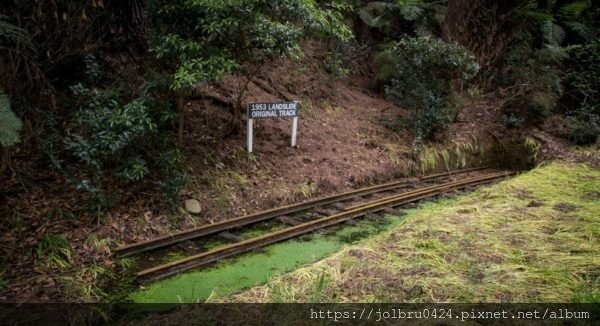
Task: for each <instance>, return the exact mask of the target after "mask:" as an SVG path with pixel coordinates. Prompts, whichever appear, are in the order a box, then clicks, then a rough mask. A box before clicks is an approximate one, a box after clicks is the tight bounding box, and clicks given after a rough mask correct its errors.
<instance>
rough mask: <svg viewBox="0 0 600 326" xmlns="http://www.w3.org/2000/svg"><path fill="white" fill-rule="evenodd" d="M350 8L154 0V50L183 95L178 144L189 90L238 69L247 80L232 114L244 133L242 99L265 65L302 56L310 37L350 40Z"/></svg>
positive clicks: (284, 0)
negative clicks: (304, 41) (347, 17)
mask: <svg viewBox="0 0 600 326" xmlns="http://www.w3.org/2000/svg"><path fill="white" fill-rule="evenodd" d="M346 7H347V6H346V5H344V4H343V3H338V2H336V1H332V2H327V3H326V4H322V5H321V4H320V3H318V2H317V1H300V0H277V1H263V0H248V1H212V0H211V1H208V0H194V1H175V2H173V1H167V0H158V1H153V2H151V6H150V10H149V12H150V17H151V20H152V21H153V23H154V25H155V26H156V28H155V33H154V34H153V36H152V37H151V38H150V46H151V48H152V51H153V52H154V53H155V54H156V57H157V58H158V59H160V60H161V61H162V63H163V65H162V67H163V68H164V72H165V74H167V75H170V76H171V82H170V88H171V89H172V90H173V91H175V92H177V93H178V94H177V96H178V99H177V103H178V108H177V109H178V112H179V135H178V138H179V141H180V142H181V141H182V137H183V121H184V110H183V97H184V95H185V94H184V93H185V92H188V91H189V90H191V89H193V88H194V87H198V86H202V85H206V84H207V83H209V82H213V81H217V80H219V79H221V78H222V77H223V76H224V75H225V74H227V73H231V72H234V71H235V72H240V73H241V74H242V75H244V76H246V77H247V82H246V83H245V84H244V86H243V87H242V88H241V89H239V90H238V92H237V94H236V95H237V99H236V102H235V107H234V110H233V119H232V123H233V124H232V127H233V128H234V129H239V127H240V126H241V125H240V124H239V122H241V112H242V111H243V108H242V104H241V101H242V98H243V95H244V93H245V91H246V90H247V87H248V83H249V81H250V80H251V79H252V78H253V77H254V75H256V74H257V73H258V72H259V71H260V67H261V66H262V65H263V64H264V63H265V62H268V61H270V60H273V59H274V58H278V57H285V56H290V57H298V56H299V54H300V41H301V40H302V39H303V38H304V37H307V36H327V37H340V38H342V39H348V38H350V37H351V32H350V30H349V29H348V27H347V26H346V25H345V24H344V22H343V16H342V14H341V13H342V11H343V10H345V8H346Z"/></svg>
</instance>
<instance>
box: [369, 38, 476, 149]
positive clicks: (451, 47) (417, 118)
mask: <svg viewBox="0 0 600 326" xmlns="http://www.w3.org/2000/svg"><path fill="white" fill-rule="evenodd" d="M376 62H377V63H379V65H380V70H379V75H378V78H379V79H380V80H382V81H384V82H385V83H386V86H385V92H386V95H387V97H388V98H389V99H390V100H392V101H393V102H394V103H395V104H396V105H398V106H401V107H405V108H407V109H410V110H411V111H412V120H413V123H414V132H415V136H416V138H417V139H422V138H426V137H429V136H431V135H432V134H433V133H435V132H436V131H438V130H442V129H444V128H446V126H447V125H448V123H449V122H450V121H451V118H452V116H453V113H454V112H453V109H452V105H451V104H450V95H451V92H452V91H453V89H455V88H460V89H462V88H464V87H465V86H467V84H468V83H469V81H470V80H471V79H472V78H473V77H474V76H475V75H476V74H477V72H478V70H479V65H478V64H477V61H476V60H475V58H474V57H473V56H472V55H471V54H469V53H468V52H467V50H465V49H464V48H463V47H461V46H460V45H458V44H449V43H445V42H443V41H441V40H439V39H436V38H430V37H417V38H404V39H402V40H400V41H399V42H392V43H390V44H388V45H386V46H385V48H384V50H383V51H382V52H381V53H380V54H379V55H378V56H377V58H376Z"/></svg>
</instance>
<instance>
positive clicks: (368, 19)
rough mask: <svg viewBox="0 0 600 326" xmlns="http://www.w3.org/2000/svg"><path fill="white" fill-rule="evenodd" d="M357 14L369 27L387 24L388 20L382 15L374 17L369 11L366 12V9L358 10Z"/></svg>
mask: <svg viewBox="0 0 600 326" xmlns="http://www.w3.org/2000/svg"><path fill="white" fill-rule="evenodd" d="M358 16H359V17H360V19H362V21H363V22H364V23H365V24H367V26H369V27H373V28H383V27H385V26H388V25H389V21H387V20H386V19H385V18H384V17H383V16H377V17H374V16H373V15H371V14H370V13H368V12H367V11H366V10H363V9H361V10H359V11H358Z"/></svg>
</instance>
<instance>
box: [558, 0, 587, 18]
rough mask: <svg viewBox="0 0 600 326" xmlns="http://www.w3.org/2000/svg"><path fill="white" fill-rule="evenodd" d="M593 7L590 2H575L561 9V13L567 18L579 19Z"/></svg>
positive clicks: (584, 0) (585, 0)
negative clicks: (585, 11)
mask: <svg viewBox="0 0 600 326" xmlns="http://www.w3.org/2000/svg"><path fill="white" fill-rule="evenodd" d="M591 5H592V2H591V1H589V0H581V1H574V2H571V3H567V4H565V5H563V6H562V7H560V13H561V14H563V15H565V16H570V17H578V16H579V15H581V13H582V12H583V11H584V10H587V9H588V8H590V7H591Z"/></svg>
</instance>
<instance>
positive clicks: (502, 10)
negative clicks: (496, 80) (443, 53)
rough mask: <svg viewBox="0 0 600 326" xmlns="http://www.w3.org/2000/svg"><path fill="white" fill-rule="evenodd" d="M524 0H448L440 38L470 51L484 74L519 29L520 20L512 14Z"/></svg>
mask: <svg viewBox="0 0 600 326" xmlns="http://www.w3.org/2000/svg"><path fill="white" fill-rule="evenodd" d="M527 3H528V1H526V0H513V1H492V0H449V1H448V4H447V6H446V15H445V18H444V21H443V22H442V24H441V28H442V34H443V37H444V39H445V40H446V41H448V42H457V43H458V44H460V45H462V46H464V47H465V48H467V50H469V51H470V52H471V53H473V55H474V56H475V57H476V58H477V61H479V64H480V65H481V66H482V68H483V69H482V70H483V73H484V74H485V73H486V71H490V70H491V69H493V68H494V66H496V64H497V63H498V61H499V60H500V59H501V58H502V57H503V55H504V53H505V51H506V49H507V47H508V45H509V44H510V42H511V41H512V39H513V36H514V35H515V33H516V32H517V31H518V30H519V29H520V28H521V26H522V22H520V21H517V20H516V19H515V17H516V14H517V12H518V11H519V10H521V9H522V8H523V7H524V6H525V5H526V4H527ZM484 77H485V76H484Z"/></svg>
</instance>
